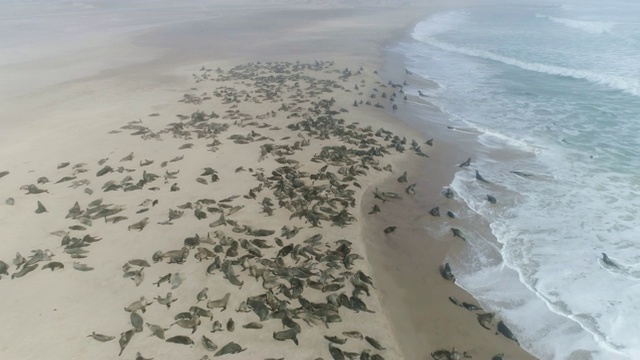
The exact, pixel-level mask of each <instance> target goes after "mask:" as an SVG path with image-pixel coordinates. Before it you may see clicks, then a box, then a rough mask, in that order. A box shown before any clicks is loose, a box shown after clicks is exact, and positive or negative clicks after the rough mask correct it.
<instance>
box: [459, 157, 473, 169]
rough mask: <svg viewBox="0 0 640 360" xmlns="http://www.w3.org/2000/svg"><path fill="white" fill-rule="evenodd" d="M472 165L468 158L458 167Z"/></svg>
mask: <svg viewBox="0 0 640 360" xmlns="http://www.w3.org/2000/svg"><path fill="white" fill-rule="evenodd" d="M469 165H471V158H468V159H467V160H466V161H465V162H463V163H461V164H460V165H458V167H465V166H469Z"/></svg>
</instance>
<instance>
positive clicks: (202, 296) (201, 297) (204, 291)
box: [196, 287, 209, 302]
mask: <svg viewBox="0 0 640 360" xmlns="http://www.w3.org/2000/svg"><path fill="white" fill-rule="evenodd" d="M207 291H209V288H207V287H205V288H204V289H202V290H200V292H199V293H198V295H196V300H198V302H200V301H203V300H207V298H208V296H207Z"/></svg>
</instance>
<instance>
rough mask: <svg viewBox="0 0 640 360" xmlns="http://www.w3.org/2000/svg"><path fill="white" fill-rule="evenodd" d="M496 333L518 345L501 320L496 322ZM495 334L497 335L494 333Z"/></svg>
mask: <svg viewBox="0 0 640 360" xmlns="http://www.w3.org/2000/svg"><path fill="white" fill-rule="evenodd" d="M498 333H500V334H502V335H504V336H505V337H506V338H507V339H511V340H513V341H515V342H516V344H518V345H519V344H520V343H519V342H518V339H516V336H515V335H514V334H513V332H511V330H510V329H509V328H508V327H507V325H505V324H504V322H502V320H500V321H498ZM496 334H497V333H496Z"/></svg>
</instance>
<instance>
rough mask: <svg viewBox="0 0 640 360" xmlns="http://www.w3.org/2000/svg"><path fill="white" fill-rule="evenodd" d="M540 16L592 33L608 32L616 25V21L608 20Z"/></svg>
mask: <svg viewBox="0 0 640 360" xmlns="http://www.w3.org/2000/svg"><path fill="white" fill-rule="evenodd" d="M540 17H544V18H547V19H549V20H551V21H553V22H555V23H558V24H561V25H564V26H568V27H570V28H573V29H578V30H581V31H584V32H587V33H590V34H603V33H608V32H611V31H612V30H613V27H614V26H616V23H614V22H608V21H589V20H575V19H566V18H559V17H553V16H546V15H540Z"/></svg>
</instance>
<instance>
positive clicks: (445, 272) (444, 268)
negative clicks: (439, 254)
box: [440, 263, 456, 282]
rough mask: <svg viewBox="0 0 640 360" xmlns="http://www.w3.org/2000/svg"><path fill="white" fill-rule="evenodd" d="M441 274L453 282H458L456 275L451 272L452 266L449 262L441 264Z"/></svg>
mask: <svg viewBox="0 0 640 360" xmlns="http://www.w3.org/2000/svg"><path fill="white" fill-rule="evenodd" d="M440 275H442V277H443V278H445V279H446V280H449V281H451V282H456V277H455V276H454V275H453V273H452V272H451V267H450V266H449V263H445V264H444V265H441V266H440Z"/></svg>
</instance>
